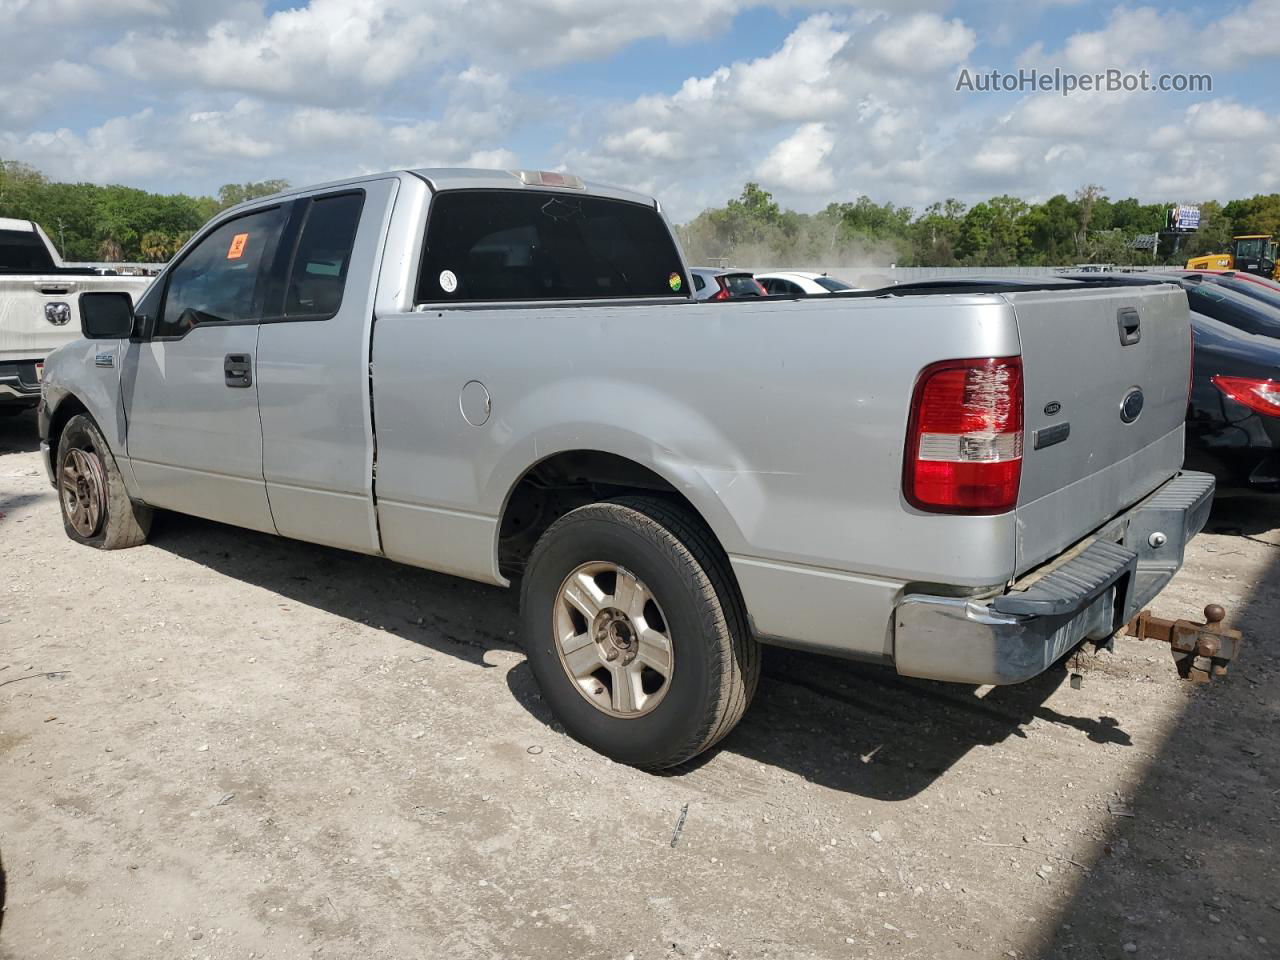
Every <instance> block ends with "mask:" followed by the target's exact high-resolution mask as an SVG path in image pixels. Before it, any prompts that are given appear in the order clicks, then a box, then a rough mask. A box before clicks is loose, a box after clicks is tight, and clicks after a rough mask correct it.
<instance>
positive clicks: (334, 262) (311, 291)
mask: <svg viewBox="0 0 1280 960" xmlns="http://www.w3.org/2000/svg"><path fill="white" fill-rule="evenodd" d="M363 209H364V194H363V193H344V194H339V195H337V196H332V197H317V198H315V199H313V200H311V201H310V202H309V204H308V208H307V211H306V221H305V222H304V223H303V226H302V235H301V237H299V239H298V247H297V250H296V251H295V253H294V255H293V266H292V268H291V269H290V271H289V280H288V283H287V285H286V287H285V298H284V313H285V316H287V317H310V318H323V319H328V318H329V317H332V316H333V315H334V314H336V313H337V312H338V308H339V307H341V306H342V291H343V289H344V287H345V286H346V283H347V267H348V265H349V264H350V262H351V249H352V247H353V246H354V245H355V240H356V228H357V227H359V226H360V212H361V210H363Z"/></svg>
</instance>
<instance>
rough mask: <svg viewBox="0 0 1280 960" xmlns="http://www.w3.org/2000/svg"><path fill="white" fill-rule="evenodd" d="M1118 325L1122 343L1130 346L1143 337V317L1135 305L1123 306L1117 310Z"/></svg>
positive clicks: (1123, 345)
mask: <svg viewBox="0 0 1280 960" xmlns="http://www.w3.org/2000/svg"><path fill="white" fill-rule="evenodd" d="M1116 326H1117V327H1118V328H1119V330H1120V345H1121V346H1122V347H1130V346H1133V344H1135V343H1137V342H1138V341H1139V340H1141V339H1142V317H1141V316H1140V315H1139V313H1138V311H1137V310H1135V309H1134V308H1133V307H1121V308H1120V309H1119V310H1117V311H1116Z"/></svg>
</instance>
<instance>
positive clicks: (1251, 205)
mask: <svg viewBox="0 0 1280 960" xmlns="http://www.w3.org/2000/svg"><path fill="white" fill-rule="evenodd" d="M288 185H289V184H288V182H287V181H284V180H263V181H260V182H256V183H228V184H224V185H223V186H221V187H220V188H219V189H218V191H217V195H216V196H190V195H188V194H184V193H174V194H160V193H149V192H147V191H145V190H138V189H135V188H133V187H122V186H100V185H98V184H94V183H59V182H57V181H53V180H50V179H48V178H47V177H45V176H44V175H43V174H41V173H40V172H39V171H38V170H35V169H34V168H32V167H30V166H27V165H26V164H23V163H19V162H16V161H12V160H9V161H6V160H4V159H0V217H16V218H19V219H23V220H34V221H36V222H37V223H39V224H40V225H41V226H42V227H44V229H45V231H46V232H47V233H48V234H49V236H50V237H51V238H52V239H53V242H54V244H55V245H56V246H57V247H58V250H59V252H61V254H62V256H63V258H64V259H66V260H72V261H100V260H103V261H130V262H133V261H143V262H154V263H161V262H164V261H166V260H168V259H169V258H170V257H172V256H173V255H174V253H176V252H177V250H178V248H179V247H181V246H182V245H183V244H184V243H185V242H186V241H187V239H188V238H189V237H190V236H191V234H192V233H193V232H194V231H195V230H197V229H199V227H200V226H201V224H203V223H204V222H205V221H207V220H208V219H209V218H210V217H212V216H213V215H214V214H215V213H217V212H218V211H220V210H224V209H226V208H227V207H229V206H231V205H233V204H236V203H240V202H242V201H244V200H249V199H252V198H254V197H260V196H266V195H267V194H270V193H276V192H277V191H279V190H283V189H284V188H286V187H287V186H288ZM1172 205H1173V204H1172V203H1145V204H1144V203H1140V202H1139V201H1138V200H1136V199H1134V198H1133V197H1127V198H1125V199H1123V200H1112V199H1111V198H1109V197H1108V196H1107V195H1106V193H1105V191H1104V190H1103V189H1102V188H1101V187H1099V186H1097V185H1094V184H1090V185H1087V186H1084V187H1081V188H1080V189H1079V190H1077V191H1076V192H1075V195H1074V196H1073V197H1067V196H1066V195H1065V194H1058V195H1057V196H1053V197H1050V198H1049V199H1048V200H1046V201H1044V202H1043V203H1034V204H1033V203H1027V202H1026V201H1024V200H1020V199H1018V198H1017V197H1012V196H1008V195H1004V196H999V197H992V198H991V199H990V200H984V201H982V202H980V203H976V204H974V205H973V206H971V207H970V206H967V205H965V204H964V203H961V202H960V201H959V200H955V199H948V200H944V201H942V202H939V203H933V204H930V205H929V206H928V207H926V208H925V209H924V210H923V211H922V212H920V213H917V212H916V211H915V210H914V209H912V208H911V207H905V206H895V205H894V204H892V203H876V202H875V201H874V200H872V199H871V198H870V197H867V196H860V197H858V198H857V199H856V200H854V201H851V202H844V203H830V204H828V205H827V206H826V208H825V209H823V210H821V211H819V212H817V213H797V212H796V211H794V210H784V209H783V208H782V207H781V206H780V205H779V204H778V203H777V202H776V201H775V200H774V199H773V196H772V194H770V193H769V192H768V191H767V190H764V189H762V188H761V187H760V185H759V184H756V183H748V184H747V185H746V186H745V187H743V189H742V193H741V194H740V195H739V196H738V197H736V198H734V199H732V200H730V201H729V202H728V203H727V204H725V205H724V206H723V207H716V208H713V209H710V210H704V211H703V212H702V213H700V214H698V216H696V217H694V218H693V219H692V220H691V221H689V222H688V223H686V224H684V225H682V226H680V227H677V231H678V233H679V234H680V239H681V242H682V243H683V244H684V248H685V252H686V254H687V255H688V257H689V259H690V262H692V263H709V262H712V261H715V260H721V259H723V260H729V261H732V262H734V263H737V264H742V265H746V266H764V265H772V266H804V265H814V264H816V265H821V266H839V265H846V266H863V265H887V264H890V263H896V264H898V265H899V266H922V267H953V266H984V267H999V266H1015V265H1016V266H1063V265H1066V264H1072V263H1082V262H1087V263H1116V264H1140V263H1151V262H1152V261H1153V257H1152V252H1151V250H1150V249H1139V248H1137V247H1135V246H1134V245H1133V241H1134V238H1135V237H1137V236H1139V235H1144V234H1145V235H1149V234H1152V233H1158V232H1159V231H1161V230H1163V229H1164V227H1165V224H1166V218H1167V216H1168V211H1169V208H1170V207H1171V206H1172ZM1200 211H1201V222H1200V229H1199V230H1197V231H1195V232H1194V233H1191V234H1188V235H1186V236H1183V237H1181V238H1180V239H1179V241H1178V246H1177V248H1176V249H1175V246H1174V241H1173V238H1172V237H1169V236H1166V237H1164V238H1162V240H1161V244H1160V247H1159V251H1158V256H1157V257H1156V259H1155V262H1157V263H1180V262H1183V261H1184V260H1186V258H1188V257H1191V256H1199V255H1201V254H1205V253H1215V252H1220V251H1223V250H1225V249H1226V245H1227V243H1228V241H1230V239H1231V237H1232V236H1234V235H1236V234H1240V233H1264V234H1270V235H1277V234H1280V194H1276V193H1273V194H1259V195H1256V196H1253V197H1249V198H1248V199H1242V200H1232V201H1231V202H1230V203H1227V204H1219V203H1217V202H1215V201H1212V200H1211V201H1207V202H1205V203H1202V204H1201V205H1200Z"/></svg>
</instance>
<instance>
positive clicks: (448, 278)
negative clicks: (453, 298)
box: [440, 270, 458, 293]
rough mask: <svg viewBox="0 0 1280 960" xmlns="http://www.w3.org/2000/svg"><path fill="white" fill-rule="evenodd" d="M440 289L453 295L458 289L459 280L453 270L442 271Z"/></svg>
mask: <svg viewBox="0 0 1280 960" xmlns="http://www.w3.org/2000/svg"><path fill="white" fill-rule="evenodd" d="M440 289H441V290H443V291H444V292H445V293H453V291H455V290H457V289H458V278H457V277H456V276H454V273H453V271H452V270H441V271H440Z"/></svg>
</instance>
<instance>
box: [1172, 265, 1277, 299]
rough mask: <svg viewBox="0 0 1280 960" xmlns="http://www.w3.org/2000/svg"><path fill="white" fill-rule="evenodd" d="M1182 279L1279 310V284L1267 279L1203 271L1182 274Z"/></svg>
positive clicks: (1231, 272) (1243, 274)
mask: <svg viewBox="0 0 1280 960" xmlns="http://www.w3.org/2000/svg"><path fill="white" fill-rule="evenodd" d="M1182 279H1183V280H1185V281H1187V282H1189V283H1208V284H1212V285H1214V286H1220V287H1225V288H1226V289H1228V290H1233V291H1235V292H1236V293H1241V294H1244V295H1245V296H1246V297H1252V298H1253V299H1254V300H1261V301H1262V302H1263V303H1266V304H1269V305H1270V306H1272V307H1278V308H1280V283H1277V282H1276V281H1274V280H1271V279H1268V278H1267V277H1258V276H1255V275H1254V274H1252V273H1236V272H1234V271H1224V272H1220V273H1215V272H1211V271H1208V270H1205V271H1200V272H1196V273H1186V274H1183V275H1182Z"/></svg>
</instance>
